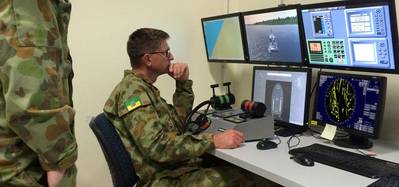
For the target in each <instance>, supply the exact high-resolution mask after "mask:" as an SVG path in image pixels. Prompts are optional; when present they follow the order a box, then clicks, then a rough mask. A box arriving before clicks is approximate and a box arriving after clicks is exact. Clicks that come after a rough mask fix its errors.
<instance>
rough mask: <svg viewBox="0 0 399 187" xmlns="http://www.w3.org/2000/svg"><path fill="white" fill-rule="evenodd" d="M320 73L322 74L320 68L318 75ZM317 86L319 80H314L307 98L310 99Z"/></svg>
mask: <svg viewBox="0 0 399 187" xmlns="http://www.w3.org/2000/svg"><path fill="white" fill-rule="evenodd" d="M321 72H322V69H321V68H320V69H319V72H318V73H319V74H320V73H321ZM318 84H319V79H316V82H315V83H314V84H313V87H312V90H311V91H310V95H309V98H312V96H313V92H314V90H315V88H316V86H317V85H318Z"/></svg>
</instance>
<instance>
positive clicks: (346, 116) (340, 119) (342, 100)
mask: <svg viewBox="0 0 399 187" xmlns="http://www.w3.org/2000/svg"><path fill="white" fill-rule="evenodd" d="M385 90H386V78H385V77H377V76H364V75H350V74H337V73H327V72H322V73H321V74H320V75H319V84H318V89H317V94H316V97H315V98H316V105H315V118H316V120H318V121H320V122H322V123H327V124H331V125H336V126H337V127H339V128H343V129H345V130H346V131H348V132H349V133H351V134H353V135H354V136H356V135H361V136H366V137H375V138H376V137H377V136H378V130H379V125H380V120H381V118H382V113H383V109H384V102H385Z"/></svg>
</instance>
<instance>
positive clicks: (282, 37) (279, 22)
mask: <svg viewBox="0 0 399 187" xmlns="http://www.w3.org/2000/svg"><path fill="white" fill-rule="evenodd" d="M297 7H298V6H288V7H284V8H273V9H265V10H257V11H251V12H246V13H243V16H244V24H245V33H246V41H247V46H248V55H249V60H250V61H251V62H259V63H265V64H292V65H302V63H303V60H302V59H303V58H302V48H301V46H302V45H301V37H300V36H301V33H302V30H300V29H299V24H298V23H299V19H298V12H299V10H298V8H297Z"/></svg>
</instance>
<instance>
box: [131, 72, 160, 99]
mask: <svg viewBox="0 0 399 187" xmlns="http://www.w3.org/2000/svg"><path fill="white" fill-rule="evenodd" d="M127 76H133V77H135V78H137V79H140V80H142V81H143V82H145V83H146V84H147V85H148V86H149V87H150V88H151V89H152V90H153V91H154V92H155V93H156V94H157V95H160V92H159V90H158V88H156V87H155V86H154V85H153V84H151V83H150V82H149V81H148V80H146V79H145V78H144V76H143V75H141V74H139V73H137V72H136V71H134V70H131V69H127V70H125V72H124V77H127Z"/></svg>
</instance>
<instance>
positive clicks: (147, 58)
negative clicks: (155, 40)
mask: <svg viewBox="0 0 399 187" xmlns="http://www.w3.org/2000/svg"><path fill="white" fill-rule="evenodd" d="M142 58H143V62H144V65H145V66H151V55H150V54H144V56H143V57H142Z"/></svg>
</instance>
